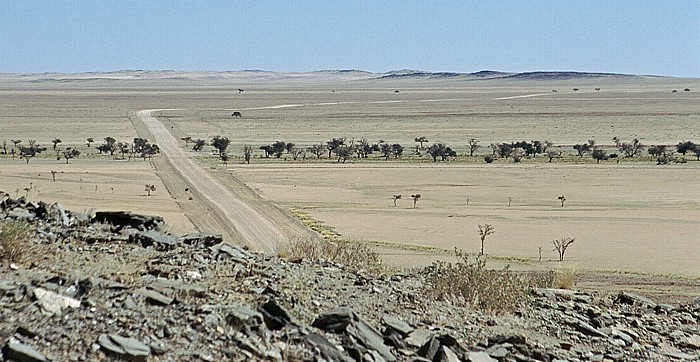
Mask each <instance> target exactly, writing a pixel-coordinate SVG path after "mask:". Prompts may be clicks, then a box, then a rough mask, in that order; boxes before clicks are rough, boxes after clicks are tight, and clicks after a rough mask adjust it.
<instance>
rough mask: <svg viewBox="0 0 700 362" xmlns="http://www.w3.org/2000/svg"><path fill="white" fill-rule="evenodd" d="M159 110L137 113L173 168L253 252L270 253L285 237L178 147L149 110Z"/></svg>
mask: <svg viewBox="0 0 700 362" xmlns="http://www.w3.org/2000/svg"><path fill="white" fill-rule="evenodd" d="M156 111H160V110H156V109H147V110H142V111H139V112H137V113H136V115H137V116H138V118H139V119H141V121H143V123H144V124H145V125H146V127H148V130H149V132H150V133H151V134H152V135H153V138H154V141H155V143H156V144H158V147H160V150H161V154H162V155H163V156H165V157H167V158H168V159H169V160H170V163H171V164H172V166H173V168H174V169H175V170H176V171H177V172H179V173H180V174H181V175H182V177H183V178H184V179H185V180H186V181H187V182H188V183H189V184H190V185H191V187H192V188H193V189H195V190H197V192H198V193H199V195H202V196H203V197H204V198H205V199H206V200H207V201H208V202H209V203H210V204H211V205H214V206H216V207H217V208H219V210H221V212H222V213H223V215H225V217H226V219H227V220H228V221H229V222H230V223H231V226H232V227H233V228H235V229H236V231H237V232H238V233H239V234H240V235H241V236H242V237H243V238H244V239H245V241H247V242H248V244H249V246H250V247H251V248H252V249H253V250H256V251H260V252H265V253H271V252H273V251H274V250H275V245H276V244H277V243H279V242H282V241H283V240H284V239H285V237H284V235H283V233H282V231H281V230H280V229H279V228H278V227H277V225H276V223H275V222H274V221H273V220H270V219H269V218H268V217H267V216H266V215H265V214H263V213H262V212H261V211H260V210H258V209H257V208H256V207H255V205H251V204H249V203H246V202H244V201H242V200H241V199H240V198H238V197H237V196H236V195H235V194H234V193H233V192H231V191H230V190H229V189H228V188H226V187H225V186H223V185H222V184H221V183H220V182H219V181H218V180H216V179H215V178H214V177H212V175H211V174H210V173H209V172H207V171H206V170H204V169H203V168H202V167H201V166H199V165H198V164H196V163H195V162H193V161H192V160H191V159H190V158H189V157H187V155H186V154H185V152H184V151H183V150H182V148H180V146H179V144H178V140H177V139H176V138H175V137H173V135H172V134H171V133H170V132H169V131H168V129H167V128H166V127H165V126H164V125H163V124H162V123H161V122H160V121H158V120H157V119H156V118H155V117H153V116H152V115H151V113H152V112H156Z"/></svg>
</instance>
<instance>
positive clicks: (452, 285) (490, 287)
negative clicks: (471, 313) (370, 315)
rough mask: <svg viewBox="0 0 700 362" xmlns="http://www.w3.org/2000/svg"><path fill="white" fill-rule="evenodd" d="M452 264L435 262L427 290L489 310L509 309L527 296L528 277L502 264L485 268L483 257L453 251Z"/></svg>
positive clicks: (442, 296)
mask: <svg viewBox="0 0 700 362" xmlns="http://www.w3.org/2000/svg"><path fill="white" fill-rule="evenodd" d="M456 254H457V258H458V259H459V261H458V262H456V263H454V264H453V263H446V262H441V261H438V262H435V263H434V264H433V265H432V267H431V268H430V273H429V275H428V283H429V285H430V292H431V293H432V294H433V295H435V296H436V297H437V298H439V299H450V300H452V301H453V302H455V303H457V304H462V305H467V306H470V307H473V308H477V309H480V310H483V311H485V312H490V313H501V312H511V311H513V310H515V309H516V308H517V307H518V306H519V305H520V303H522V302H523V301H524V300H526V299H527V293H528V288H529V285H530V282H529V279H528V278H526V277H525V276H523V275H519V274H516V273H514V272H513V271H511V270H510V269H509V267H508V266H506V267H505V268H504V269H502V270H493V269H487V268H486V257H484V256H471V255H469V254H466V253H464V252H461V251H457V252H456Z"/></svg>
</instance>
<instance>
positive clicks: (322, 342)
mask: <svg viewBox="0 0 700 362" xmlns="http://www.w3.org/2000/svg"><path fill="white" fill-rule="evenodd" d="M304 342H305V343H306V344H307V345H309V346H311V347H312V348H315V349H317V350H318V351H319V353H320V354H321V357H323V358H324V359H326V360H327V361H341V362H354V361H355V360H353V359H352V358H350V356H348V355H347V354H346V353H343V352H341V351H340V350H338V349H337V348H336V347H335V346H334V345H333V344H332V343H330V342H328V340H327V339H325V338H324V337H323V336H321V335H320V334H317V333H309V334H308V335H307V336H306V337H304Z"/></svg>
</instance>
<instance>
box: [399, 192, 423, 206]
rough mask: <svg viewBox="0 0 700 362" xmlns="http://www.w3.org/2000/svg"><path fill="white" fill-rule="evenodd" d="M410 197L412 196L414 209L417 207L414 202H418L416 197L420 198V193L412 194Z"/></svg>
mask: <svg viewBox="0 0 700 362" xmlns="http://www.w3.org/2000/svg"><path fill="white" fill-rule="evenodd" d="M399 196H400V195H399ZM411 197H412V198H413V208H414V209H415V208H416V207H417V206H416V203H417V202H418V199H420V194H413V195H411Z"/></svg>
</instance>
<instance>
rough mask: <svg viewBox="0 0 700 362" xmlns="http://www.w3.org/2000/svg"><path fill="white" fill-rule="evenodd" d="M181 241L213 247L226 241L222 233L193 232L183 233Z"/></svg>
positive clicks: (187, 243)
mask: <svg viewBox="0 0 700 362" xmlns="http://www.w3.org/2000/svg"><path fill="white" fill-rule="evenodd" d="M179 241H180V243H182V244H186V245H200V246H206V247H211V246H214V245H216V244H219V243H221V242H223V241H224V239H223V237H222V236H221V234H211V233H192V234H187V235H183V236H181V237H180V239H179Z"/></svg>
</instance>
